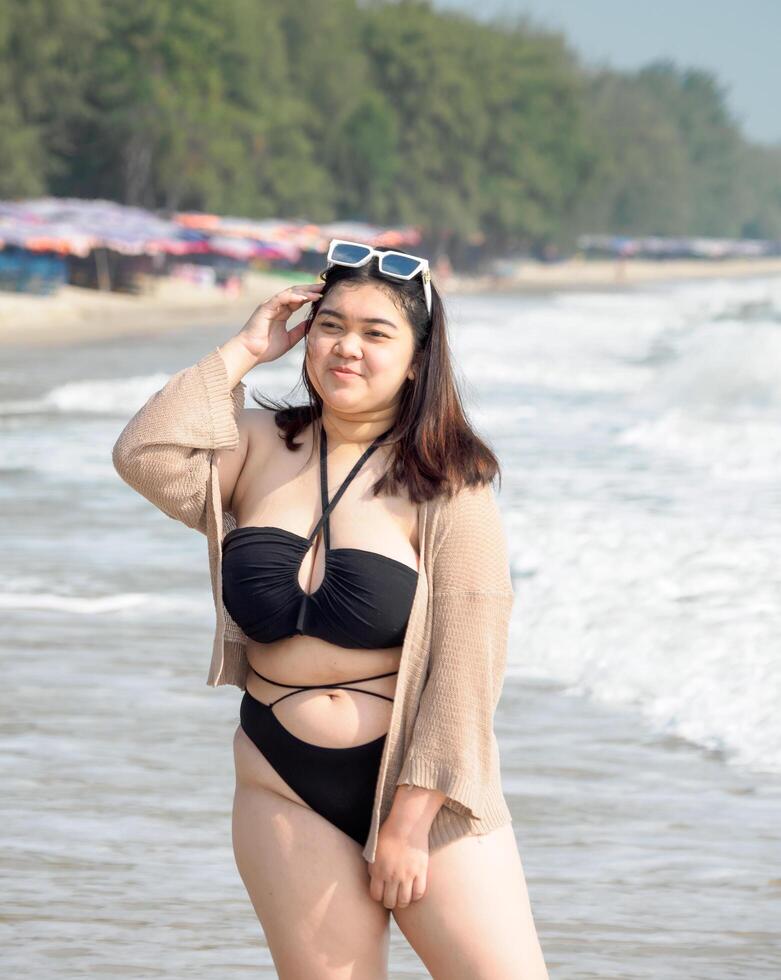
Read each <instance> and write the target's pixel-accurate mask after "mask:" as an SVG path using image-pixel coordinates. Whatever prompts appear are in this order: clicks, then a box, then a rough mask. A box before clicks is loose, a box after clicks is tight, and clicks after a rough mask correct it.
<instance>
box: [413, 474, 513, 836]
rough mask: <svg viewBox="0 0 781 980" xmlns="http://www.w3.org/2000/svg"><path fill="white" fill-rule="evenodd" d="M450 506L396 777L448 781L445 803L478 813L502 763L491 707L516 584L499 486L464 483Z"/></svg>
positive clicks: (420, 782)
mask: <svg viewBox="0 0 781 980" xmlns="http://www.w3.org/2000/svg"><path fill="white" fill-rule="evenodd" d="M443 516H444V519H445V520H446V521H447V526H446V527H445V529H444V531H443V539H442V541H441V543H440V545H439V547H438V549H437V551H436V553H435V555H434V558H433V580H432V604H433V610H432V634H431V649H430V654H429V661H428V669H427V675H426V680H425V684H424V687H423V692H422V695H421V700H420V705H419V708H418V713H417V717H416V720H415V725H414V728H413V735H412V739H411V741H410V744H409V747H408V750H407V753H406V755H405V758H404V762H403V765H402V769H401V773H400V775H399V777H398V778H397V780H396V784H397V785H400V784H402V783H410V784H412V785H414V786H422V787H425V788H428V789H437V790H440V791H441V792H443V793H445V795H446V797H447V799H446V800H445V806H448V807H450V808H451V809H453V810H455V811H456V812H458V813H461V814H463V815H466V816H469V817H472V818H474V819H478V820H479V819H480V817H481V814H482V813H483V812H484V811H483V802H484V799H485V795H486V790H487V788H488V785H489V782H490V777H491V772H492V767H494V766H495V764H496V755H495V748H494V743H495V735H494V730H493V717H494V712H495V710H496V705H497V704H498V701H499V696H500V694H501V690H502V683H503V679H504V670H505V664H506V658H507V638H508V632H509V623H510V614H511V612H512V606H513V600H514V593H513V589H512V580H511V577H510V568H509V561H508V556H507V546H506V540H505V535H504V530H503V526H502V521H501V515H500V512H499V508H498V505H497V503H496V500H495V497H494V494H493V490H492V489H491V486H490V485H485V486H482V487H479V488H477V489H474V488H467V489H465V490H462V491H461V492H460V493H459V494H457V495H456V497H455V498H454V499H453V501H451V502H450V503H449V504H448V505H447V507H446V508H445V512H444V515H443Z"/></svg>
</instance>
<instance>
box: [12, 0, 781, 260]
mask: <svg viewBox="0 0 781 980" xmlns="http://www.w3.org/2000/svg"><path fill="white" fill-rule="evenodd" d="M42 194H54V195H57V196H74V197H105V198H109V199H112V200H116V201H120V202H122V203H125V204H133V205H140V206H143V207H147V208H151V209H155V210H163V211H174V210H202V211H207V212H213V213H219V214H230V215H242V216H246V217H252V218H264V217H283V218H304V219H307V220H310V221H313V222H317V223H322V222H326V221H332V220H361V221H368V222H374V223H378V224H388V225H396V224H408V223H412V224H417V225H420V226H421V227H422V229H423V230H424V235H425V241H426V246H427V248H428V249H429V250H430V253H431V254H437V253H438V252H439V250H441V249H445V250H447V251H448V252H449V253H450V255H451V257H453V258H454V259H455V261H456V262H457V261H458V257H459V256H460V255H461V256H463V255H464V253H465V252H466V251H468V250H469V249H470V248H473V247H476V246H477V247H480V246H483V247H484V248H485V249H486V250H488V251H489V252H491V253H494V254H506V253H508V252H513V251H524V252H525V251H531V252H532V253H535V254H536V253H538V252H540V251H542V250H546V249H547V250H550V249H551V248H554V249H558V250H560V251H562V252H568V251H570V250H571V249H572V247H573V243H574V241H575V239H576V236H577V235H578V234H580V233H584V232H587V233H592V234H600V233H607V234H628V235H638V234H649V235H687V236H690V235H705V236H728V237H752V238H756V237H759V238H780V237H781V145H776V146H767V145H761V144H752V143H750V142H749V141H747V140H746V139H745V138H744V137H743V135H742V133H741V129H740V125H739V123H738V122H737V121H736V120H735V119H734V118H733V117H732V116H731V114H730V112H729V109H728V107H727V103H726V97H725V90H724V88H723V86H722V85H721V84H720V82H719V80H718V79H717V78H716V77H715V76H714V75H713V74H712V73H711V72H709V71H704V70H701V69H698V68H687V67H680V66H677V65H676V64H675V63H673V62H671V61H668V60H660V61H655V62H652V63H649V64H648V65H646V66H644V67H642V68H641V69H639V70H637V71H633V72H628V71H618V70H613V69H606V68H599V69H595V68H592V67H589V66H586V65H584V64H582V63H581V62H580V60H579V58H578V56H577V55H576V53H575V52H574V51H573V50H572V49H571V48H570V47H569V46H568V43H567V39H566V37H565V36H564V35H562V34H561V33H558V32H555V31H551V30H549V29H544V30H543V29H540V28H539V27H536V26H535V25H533V24H532V23H530V22H529V21H528V20H527V19H525V18H522V17H521V18H515V19H510V18H507V17H504V18H503V19H502V20H501V21H500V20H494V21H492V22H489V23H486V22H477V21H475V20H474V19H472V18H470V17H469V16H468V15H465V14H463V13H453V12H451V11H440V10H437V9H436V8H435V7H433V6H432V4H431V3H430V2H428V0H396V2H389V0H363V2H361V0H328V2H327V3H324V2H323V0H296V2H295V3H289V2H288V0H187V2H181V0H5V2H4V3H3V4H1V5H0V198H19V197H27V196H37V195H42Z"/></svg>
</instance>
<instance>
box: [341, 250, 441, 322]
mask: <svg viewBox="0 0 781 980" xmlns="http://www.w3.org/2000/svg"><path fill="white" fill-rule="evenodd" d="M373 256H377V260H378V261H377V267H378V269H379V271H380V273H381V274H382V275H383V276H389V277H390V278H391V279H412V278H414V277H415V276H416V275H417V274H418V273H420V277H421V279H422V280H423V292H424V294H425V296H426V309H427V310H428V313H429V316H431V272H430V270H429V267H428V259H424V258H423V257H422V256H420V255H407V254H406V252H394V251H388V252H380V251H378V250H377V249H376V248H372V246H371V245H364V244H363V243H362V242H348V241H346V240H345V239H343V238H333V239H331V242H330V244H329V246H328V255H327V256H326V262H327V263H328V266H332V265H346V266H349V267H350V268H352V269H357V268H358V267H359V266H362V265H366V263H367V262H369V261H370V260H371V259H372V257H373Z"/></svg>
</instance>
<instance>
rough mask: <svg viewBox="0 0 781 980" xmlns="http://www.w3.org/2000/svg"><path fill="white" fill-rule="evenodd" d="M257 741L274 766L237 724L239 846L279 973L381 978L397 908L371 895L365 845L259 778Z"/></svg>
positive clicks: (285, 976) (287, 978) (314, 979)
mask: <svg viewBox="0 0 781 980" xmlns="http://www.w3.org/2000/svg"><path fill="white" fill-rule="evenodd" d="M249 748H251V749H252V751H253V752H255V753H258V757H257V758H258V760H259V762H261V763H262V765H263V766H268V763H267V762H265V760H264V759H263V757H262V755H261V754H260V753H259V750H258V749H257V748H256V746H255V745H254V744H253V743H252V742H251V741H250V740H249V739H248V738H247V736H246V734H245V733H244V732H243V731H242V730H241V728H240V727H239V729H237V731H236V735H235V738H234V752H235V756H236V759H237V766H236V791H235V795H234V800H233V822H232V836H233V853H234V855H235V858H236V866H237V868H238V871H239V874H240V876H241V879H242V881H243V882H244V886H245V887H246V889H247V893H248V894H249V897H250V900H251V901H252V905H253V907H254V909H255V913H256V915H257V917H258V920H259V922H260V925H261V927H262V929H263V933H264V935H265V938H266V942H267V943H268V947H269V950H270V952H271V955H272V957H273V959H274V965H275V967H276V969H277V973H278V974H279V977H280V978H281V980H299V978H301V977H307V978H311V980H347V978H349V980H382V978H384V977H386V976H387V969H388V966H387V965H388V945H389V936H390V930H389V912H388V910H387V909H386V908H384V906H383V905H382V904H381V903H379V902H376V901H375V900H374V899H373V898H372V897H371V896H370V894H369V875H368V869H367V866H366V861H365V859H364V858H363V855H362V853H361V848H360V846H359V845H358V844H357V843H356V842H355V841H354V840H352V838H350V837H348V836H347V835H346V834H345V833H343V832H342V831H341V830H339V829H337V828H336V827H334V826H333V824H331V823H329V821H327V820H326V819H325V818H324V817H321V816H320V814H318V813H315V811H314V810H312V809H311V808H310V807H308V806H307V805H306V804H304V803H303V802H296V794H294V793H293V792H292V790H291V791H289V793H288V792H277V791H275V789H273V788H269V787H268V783H267V782H266V780H265V779H263V780H258V779H256V778H254V776H253V775H252V772H253V770H252V769H251V768H249V767H248V766H247V765H246V764H245V762H244V761H242V760H243V755H244V753H247V752H248V751H249ZM278 778H279V777H278V776H277V779H278ZM285 785H286V784H283V789H284V786H285ZM299 799H300V798H299Z"/></svg>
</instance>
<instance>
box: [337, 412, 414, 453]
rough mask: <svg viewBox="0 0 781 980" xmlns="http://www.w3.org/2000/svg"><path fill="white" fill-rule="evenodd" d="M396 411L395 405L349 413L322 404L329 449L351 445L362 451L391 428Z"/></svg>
mask: <svg viewBox="0 0 781 980" xmlns="http://www.w3.org/2000/svg"><path fill="white" fill-rule="evenodd" d="M396 413H397V406H395V405H391V406H388V408H387V409H378V410H377V411H373V412H351V413H350V414H349V415H345V414H342V413H340V412H335V411H334V410H333V409H330V408H327V407H326V406H323V414H322V425H323V428H324V429H325V437H326V441H327V443H328V448H329V450H331V449H338V448H341V447H343V446H352V447H354V448H355V449H357V450H360V451H363V450H364V449H366V448H368V446H370V445H371V443H372V442H374V440H375V439H376V438H377V436H380V435H382V433H383V432H387V430H388V429H391V428H393V423H394V422H395V420H396Z"/></svg>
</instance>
